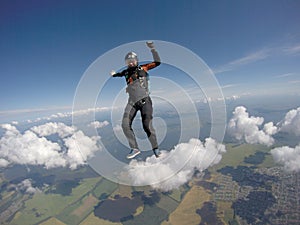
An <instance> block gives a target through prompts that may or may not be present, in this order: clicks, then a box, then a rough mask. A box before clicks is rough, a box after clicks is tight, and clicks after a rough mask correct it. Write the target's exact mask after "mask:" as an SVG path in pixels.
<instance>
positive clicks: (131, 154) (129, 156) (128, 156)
mask: <svg viewBox="0 0 300 225" xmlns="http://www.w3.org/2000/svg"><path fill="white" fill-rule="evenodd" d="M140 153H141V151H140V150H138V149H131V151H130V152H129V154H128V155H127V159H132V158H134V157H136V156H137V155H138V154H140Z"/></svg>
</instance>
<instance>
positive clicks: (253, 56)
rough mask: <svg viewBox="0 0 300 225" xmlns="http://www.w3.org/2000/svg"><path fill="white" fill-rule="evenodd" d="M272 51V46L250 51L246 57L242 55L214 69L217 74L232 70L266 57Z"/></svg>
mask: <svg viewBox="0 0 300 225" xmlns="http://www.w3.org/2000/svg"><path fill="white" fill-rule="evenodd" d="M271 51H272V49H270V48H263V49H261V50H258V51H256V52H253V53H250V54H248V55H246V56H244V57H241V58H239V59H236V60H234V61H231V62H229V63H227V64H225V65H223V66H220V67H219V68H217V69H214V73H215V74H217V73H222V72H227V71H232V70H235V69H236V68H238V67H240V66H243V65H248V64H250V63H254V62H257V61H260V60H263V59H266V58H268V57H269V56H270V55H271Z"/></svg>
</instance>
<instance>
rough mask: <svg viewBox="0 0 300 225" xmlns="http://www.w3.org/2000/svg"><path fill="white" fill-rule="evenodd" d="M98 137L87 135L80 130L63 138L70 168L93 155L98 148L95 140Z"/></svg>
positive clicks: (83, 162) (81, 163)
mask: <svg viewBox="0 0 300 225" xmlns="http://www.w3.org/2000/svg"><path fill="white" fill-rule="evenodd" d="M98 140H99V137H91V138H90V137H88V136H86V135H85V134H84V133H83V132H82V131H76V133H74V134H73V135H72V136H71V137H68V138H65V139H64V142H65V145H66V147H67V148H68V152H67V157H68V161H69V164H70V168H71V169H76V167H77V166H78V165H83V164H85V162H86V160H87V159H88V158H91V157H93V156H94V153H95V152H96V151H98V150H99V147H98V146H97V141H98Z"/></svg>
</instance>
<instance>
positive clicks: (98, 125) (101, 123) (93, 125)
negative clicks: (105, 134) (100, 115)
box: [89, 120, 109, 129]
mask: <svg viewBox="0 0 300 225" xmlns="http://www.w3.org/2000/svg"><path fill="white" fill-rule="evenodd" d="M107 125H109V122H108V121H107V120H105V121H103V122H100V121H94V122H91V123H90V124H89V126H91V127H95V128H96V129H97V128H102V127H105V126H107Z"/></svg>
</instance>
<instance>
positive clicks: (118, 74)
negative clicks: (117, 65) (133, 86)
mask: <svg viewBox="0 0 300 225" xmlns="http://www.w3.org/2000/svg"><path fill="white" fill-rule="evenodd" d="M110 75H111V76H112V77H123V76H124V70H123V71H122V72H119V73H116V71H114V70H112V71H111V72H110Z"/></svg>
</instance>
